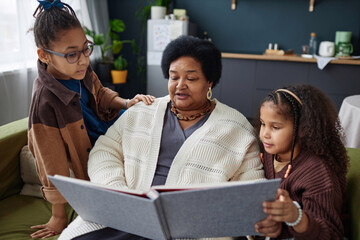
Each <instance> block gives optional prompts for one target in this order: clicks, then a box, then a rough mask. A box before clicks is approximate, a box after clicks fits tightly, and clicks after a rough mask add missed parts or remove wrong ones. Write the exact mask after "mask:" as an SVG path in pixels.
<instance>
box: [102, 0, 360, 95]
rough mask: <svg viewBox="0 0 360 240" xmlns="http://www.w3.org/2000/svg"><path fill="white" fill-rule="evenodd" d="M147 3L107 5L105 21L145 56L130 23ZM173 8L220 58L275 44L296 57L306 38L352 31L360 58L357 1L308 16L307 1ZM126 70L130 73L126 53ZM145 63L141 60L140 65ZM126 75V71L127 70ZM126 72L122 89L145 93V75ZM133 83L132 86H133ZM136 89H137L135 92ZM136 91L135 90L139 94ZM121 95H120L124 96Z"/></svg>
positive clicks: (129, 0) (179, 4)
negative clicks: (119, 24)
mask: <svg viewBox="0 0 360 240" xmlns="http://www.w3.org/2000/svg"><path fill="white" fill-rule="evenodd" d="M147 2H149V1H144V0H108V5H109V14H110V18H120V19H122V20H124V21H125V24H126V26H127V29H126V31H125V32H124V33H123V35H124V39H125V38H126V39H129V38H130V39H132V38H134V39H135V40H136V41H137V42H138V43H139V44H140V45H141V47H142V48H141V50H142V52H141V53H142V55H143V56H144V57H145V56H146V54H145V53H146V52H145V51H146V33H143V34H141V32H142V30H141V23H140V21H139V20H138V19H136V17H135V13H136V12H137V11H138V9H139V8H141V7H143V6H145V5H146V3H147ZM173 5H174V7H176V8H185V9H186V10H187V13H188V16H189V17H190V21H191V22H193V23H195V24H197V27H198V36H202V33H203V32H204V31H207V32H208V34H209V35H210V37H211V38H212V39H213V42H214V43H215V44H216V45H217V47H218V48H219V49H220V50H221V51H222V52H234V53H258V54H261V53H263V52H264V51H265V49H266V48H267V46H268V43H275V42H276V43H278V44H279V48H281V49H285V50H288V49H293V50H294V51H295V53H300V52H301V46H302V45H305V44H307V43H308V40H309V37H310V32H316V33H317V37H318V43H319V42H320V41H324V40H327V41H334V38H335V31H337V30H344V31H352V33H353V37H352V43H353V45H354V50H355V52H354V54H353V55H360V53H359V52H360V49H359V47H360V0H315V10H314V12H312V13H310V12H309V0H237V6H236V10H234V11H233V10H231V0H174V2H173ZM124 54H126V55H127V54H128V55H129V57H128V58H130V61H131V62H130V65H131V67H132V68H135V65H136V59H132V54H131V49H129V50H128V52H127V49H125V51H124ZM144 60H146V59H144ZM129 70H131V69H129ZM135 73H136V69H135V70H132V71H130V72H129V74H130V76H129V77H130V81H129V83H128V84H127V88H126V89H130V90H129V91H128V92H131V93H135V92H132V90H131V89H136V90H138V91H139V90H140V91H142V92H145V77H144V76H145V75H142V76H135V75H136V74H135ZM133 79H134V80H133ZM140 86H141V87H140ZM139 87H140V88H139ZM128 92H127V93H125V94H128Z"/></svg>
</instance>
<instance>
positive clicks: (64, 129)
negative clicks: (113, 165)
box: [28, 0, 154, 238]
mask: <svg viewBox="0 0 360 240" xmlns="http://www.w3.org/2000/svg"><path fill="white" fill-rule="evenodd" d="M38 2H39V6H38V7H37V9H36V11H35V13H34V17H35V18H36V21H35V24H34V28H33V31H34V36H35V43H36V46H37V47H38V50H37V53H38V57H39V60H38V65H37V67H38V77H37V79H36V80H35V82H34V86H33V97H32V103H31V107H30V113H29V131H28V144H29V148H30V150H31V152H32V153H33V155H34V157H35V163H36V169H37V172H38V175H39V177H40V180H41V182H42V185H43V186H42V189H41V190H42V193H43V196H44V198H45V199H46V200H47V201H49V202H50V203H51V204H52V216H51V218H50V220H49V221H48V222H47V223H46V224H42V225H37V226H32V227H31V228H33V229H37V231H36V232H34V233H32V234H31V237H32V238H47V237H50V236H53V235H56V234H59V233H61V232H62V230H63V229H64V228H65V227H66V226H67V225H68V220H67V214H66V210H65V203H66V200H65V199H64V198H63V197H62V196H61V194H60V193H59V192H58V191H57V189H56V188H55V187H54V186H53V184H52V183H51V182H50V181H49V179H48V178H47V176H48V175H55V174H59V175H64V176H73V177H76V178H80V179H86V180H88V179H89V177H88V174H87V161H88V155H89V152H90V150H91V149H92V147H93V146H94V144H95V141H96V140H97V138H98V137H99V136H100V135H102V134H104V133H105V132H106V130H107V129H108V128H109V127H110V125H111V124H112V123H113V122H114V121H115V120H116V119H117V118H118V117H119V115H120V111H121V110H122V109H127V108H129V107H131V106H132V105H134V104H136V103H137V102H139V101H144V103H145V104H147V105H150V104H152V102H153V100H154V97H152V96H149V95H136V96H135V97H134V98H133V99H131V100H130V99H128V100H126V99H123V98H121V97H119V96H118V94H117V93H116V92H114V91H112V90H110V89H108V88H105V87H103V86H102V85H101V83H100V81H99V79H98V77H97V75H96V74H95V73H94V71H93V70H92V68H91V66H90V64H89V62H90V61H89V56H90V55H91V53H92V51H93V46H94V44H93V43H92V42H91V41H89V40H88V39H86V36H85V33H84V31H83V29H82V27H81V24H80V22H79V20H78V19H77V17H76V15H75V12H74V11H73V9H72V8H71V7H70V6H69V5H68V4H66V3H62V2H60V0H55V1H41V0H38Z"/></svg>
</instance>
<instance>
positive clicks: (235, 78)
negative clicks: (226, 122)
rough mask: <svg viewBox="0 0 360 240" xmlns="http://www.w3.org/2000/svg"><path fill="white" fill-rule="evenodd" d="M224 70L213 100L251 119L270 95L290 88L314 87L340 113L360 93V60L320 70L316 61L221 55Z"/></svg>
mask: <svg viewBox="0 0 360 240" xmlns="http://www.w3.org/2000/svg"><path fill="white" fill-rule="evenodd" d="M222 66H223V70H222V76H221V79H220V81H219V84H218V85H217V86H216V87H215V88H214V90H213V96H214V97H215V98H217V99H218V100H219V101H221V102H222V103H225V104H227V105H228V106H230V107H233V108H235V109H237V110H239V111H240V112H241V113H243V114H244V115H245V116H246V117H248V118H255V116H256V115H257V114H258V111H259V106H260V104H261V101H262V100H263V98H264V97H265V96H266V94H267V93H269V92H271V91H273V90H274V89H278V88H281V87H283V86H287V85H293V84H310V85H313V86H315V87H317V88H319V89H320V90H322V91H323V92H324V93H325V94H326V95H327V96H328V97H329V98H330V99H331V100H332V101H333V103H334V105H335V107H336V108H337V110H339V109H340V106H341V103H342V101H343V100H344V98H345V97H347V96H350V95H356V94H359V93H360V81H359V76H360V59H359V60H345V59H342V60H332V61H331V63H329V64H328V65H327V66H326V67H325V68H324V69H323V70H320V69H319V68H318V66H317V64H316V59H314V58H310V59H309V58H302V57H300V56H296V55H283V56H278V55H260V54H236V53H222Z"/></svg>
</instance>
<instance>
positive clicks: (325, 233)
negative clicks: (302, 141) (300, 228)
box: [264, 151, 346, 240]
mask: <svg viewBox="0 0 360 240" xmlns="http://www.w3.org/2000/svg"><path fill="white" fill-rule="evenodd" d="M264 161H265V162H264V169H265V175H266V178H268V179H274V178H282V182H281V184H280V188H283V189H285V190H287V191H288V192H289V195H290V197H291V199H292V200H294V201H297V202H298V203H299V204H300V206H301V208H302V210H303V212H304V213H306V215H307V216H308V218H309V225H308V229H307V231H306V232H304V233H297V232H296V231H295V230H294V229H293V227H289V226H287V225H285V224H283V225H282V228H283V230H282V232H281V234H280V236H279V237H278V238H277V239H285V238H291V237H293V238H295V239H297V240H298V239H299V240H302V239H303V240H312V239H314V240H315V239H316V240H322V239H323V240H330V239H343V225H342V221H341V208H342V203H343V196H344V190H345V187H346V180H345V174H341V173H335V172H334V171H333V170H331V169H330V168H329V167H328V166H327V165H326V162H325V161H326V160H325V159H322V158H320V157H317V156H315V155H313V154H311V153H309V152H306V151H303V152H301V153H300V154H299V155H298V156H297V157H296V158H295V159H294V160H293V163H292V168H291V173H290V175H289V176H288V177H287V178H286V179H284V175H285V172H286V170H287V165H286V166H285V167H284V168H283V169H282V170H281V171H280V172H278V173H276V174H275V173H274V165H273V155H272V154H268V153H266V152H265V153H264Z"/></svg>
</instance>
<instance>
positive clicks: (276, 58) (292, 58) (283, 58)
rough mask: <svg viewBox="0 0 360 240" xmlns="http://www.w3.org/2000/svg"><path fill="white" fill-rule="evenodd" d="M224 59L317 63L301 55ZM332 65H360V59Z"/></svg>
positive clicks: (224, 54) (247, 56) (337, 60)
mask: <svg viewBox="0 0 360 240" xmlns="http://www.w3.org/2000/svg"><path fill="white" fill-rule="evenodd" d="M221 56H222V57H223V58H236V59H253V60H268V61H287V62H309V63H316V59H315V58H303V57H300V56H299V55H283V56H278V55H262V54H242V53H222V54H221ZM330 63H332V64H345V65H346V64H347V65H360V59H352V60H348V59H335V60H332V61H331V62H330Z"/></svg>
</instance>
